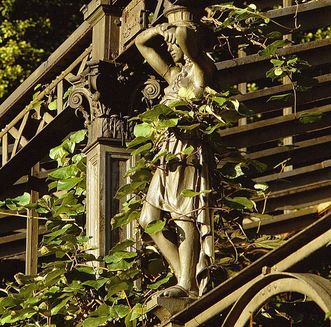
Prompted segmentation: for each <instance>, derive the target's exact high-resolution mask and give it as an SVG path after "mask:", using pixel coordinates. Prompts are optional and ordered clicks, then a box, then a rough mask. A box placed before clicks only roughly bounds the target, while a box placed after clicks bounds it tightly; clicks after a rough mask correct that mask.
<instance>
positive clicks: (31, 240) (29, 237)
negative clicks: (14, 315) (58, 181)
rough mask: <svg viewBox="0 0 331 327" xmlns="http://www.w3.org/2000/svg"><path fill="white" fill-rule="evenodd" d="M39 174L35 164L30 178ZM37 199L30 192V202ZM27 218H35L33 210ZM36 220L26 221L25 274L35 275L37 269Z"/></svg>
mask: <svg viewBox="0 0 331 327" xmlns="http://www.w3.org/2000/svg"><path fill="white" fill-rule="evenodd" d="M39 172H40V165H39V163H37V164H36V165H35V166H33V167H32V169H31V176H32V177H36V176H37V175H38V173H39ZM38 198H39V192H37V191H35V190H31V201H32V202H36V201H37V200H38ZM28 216H29V217H36V216H37V213H36V211H35V210H33V209H30V210H28ZM38 236H39V222H38V219H32V218H28V219H27V221H26V250H25V274H26V275H35V274H36V273H37V269H38Z"/></svg>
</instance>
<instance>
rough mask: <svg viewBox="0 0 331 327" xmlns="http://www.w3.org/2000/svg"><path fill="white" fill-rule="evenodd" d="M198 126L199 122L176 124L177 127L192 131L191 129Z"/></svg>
mask: <svg viewBox="0 0 331 327" xmlns="http://www.w3.org/2000/svg"><path fill="white" fill-rule="evenodd" d="M197 127H200V123H196V124H192V125H178V128H180V129H183V130H185V131H192V130H193V129H195V128H197Z"/></svg>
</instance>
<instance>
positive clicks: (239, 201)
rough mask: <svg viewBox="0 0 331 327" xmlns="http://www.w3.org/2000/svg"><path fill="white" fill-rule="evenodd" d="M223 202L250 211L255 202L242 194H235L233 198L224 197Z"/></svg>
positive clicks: (234, 207)
mask: <svg viewBox="0 0 331 327" xmlns="http://www.w3.org/2000/svg"><path fill="white" fill-rule="evenodd" d="M224 202H225V204H226V205H228V206H229V207H230V208H233V209H248V210H250V211H252V210H253V208H254V207H255V202H254V201H253V200H251V199H248V198H246V197H243V196H237V197H234V198H231V197H226V198H225V201H224Z"/></svg>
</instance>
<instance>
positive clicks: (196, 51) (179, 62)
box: [136, 6, 215, 102]
mask: <svg viewBox="0 0 331 327" xmlns="http://www.w3.org/2000/svg"><path fill="white" fill-rule="evenodd" d="M174 7H175V8H176V7H177V10H178V11H177V13H178V12H180V11H181V10H182V13H183V11H185V10H186V8H185V7H179V6H174ZM168 18H169V21H170V23H163V24H159V25H156V26H154V27H151V28H149V29H147V30H145V31H143V32H142V33H141V34H140V35H138V36H137V38H136V45H137V48H138V49H139V51H140V53H141V54H142V56H143V57H144V58H145V59H146V61H147V62H148V63H149V64H150V66H151V67H152V68H153V69H154V70H155V71H156V72H157V73H158V74H159V75H160V76H161V77H162V78H164V79H165V80H166V81H167V82H168V84H169V88H167V89H166V90H165V97H164V102H166V101H167V100H169V99H171V98H173V97H175V94H176V93H178V90H179V88H180V87H185V88H188V89H190V90H192V91H193V92H194V94H195V95H196V97H200V96H201V95H202V93H203V89H204V88H205V87H206V86H207V85H210V84H211V83H212V80H213V77H214V76H213V75H214V72H215V66H214V64H213V62H212V61H211V59H210V58H209V57H208V56H207V55H206V53H205V51H204V44H203V38H202V35H201V31H200V29H199V27H198V25H197V24H196V23H194V22H193V21H191V20H190V15H189V14H188V15H186V16H185V15H183V14H182V15H181V16H180V17H177V19H179V18H182V19H181V20H177V19H176V16H174V17H171V19H170V15H169V17H168ZM183 18H186V19H183ZM162 42H165V43H166V45H167V47H166V49H167V51H165V50H164V47H161V43H162ZM167 52H168V53H167ZM169 54H170V56H169ZM179 80H182V82H180V83H179Z"/></svg>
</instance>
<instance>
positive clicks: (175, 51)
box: [168, 43, 184, 63]
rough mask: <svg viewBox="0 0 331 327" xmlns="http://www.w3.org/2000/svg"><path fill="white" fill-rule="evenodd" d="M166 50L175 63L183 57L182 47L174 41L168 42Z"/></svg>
mask: <svg viewBox="0 0 331 327" xmlns="http://www.w3.org/2000/svg"><path fill="white" fill-rule="evenodd" d="M168 51H169V53H170V55H171V57H172V59H173V61H174V62H175V63H179V62H181V61H183V59H184V53H183V51H182V49H181V48H180V47H179V46H178V45H177V44H175V43H168Z"/></svg>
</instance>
